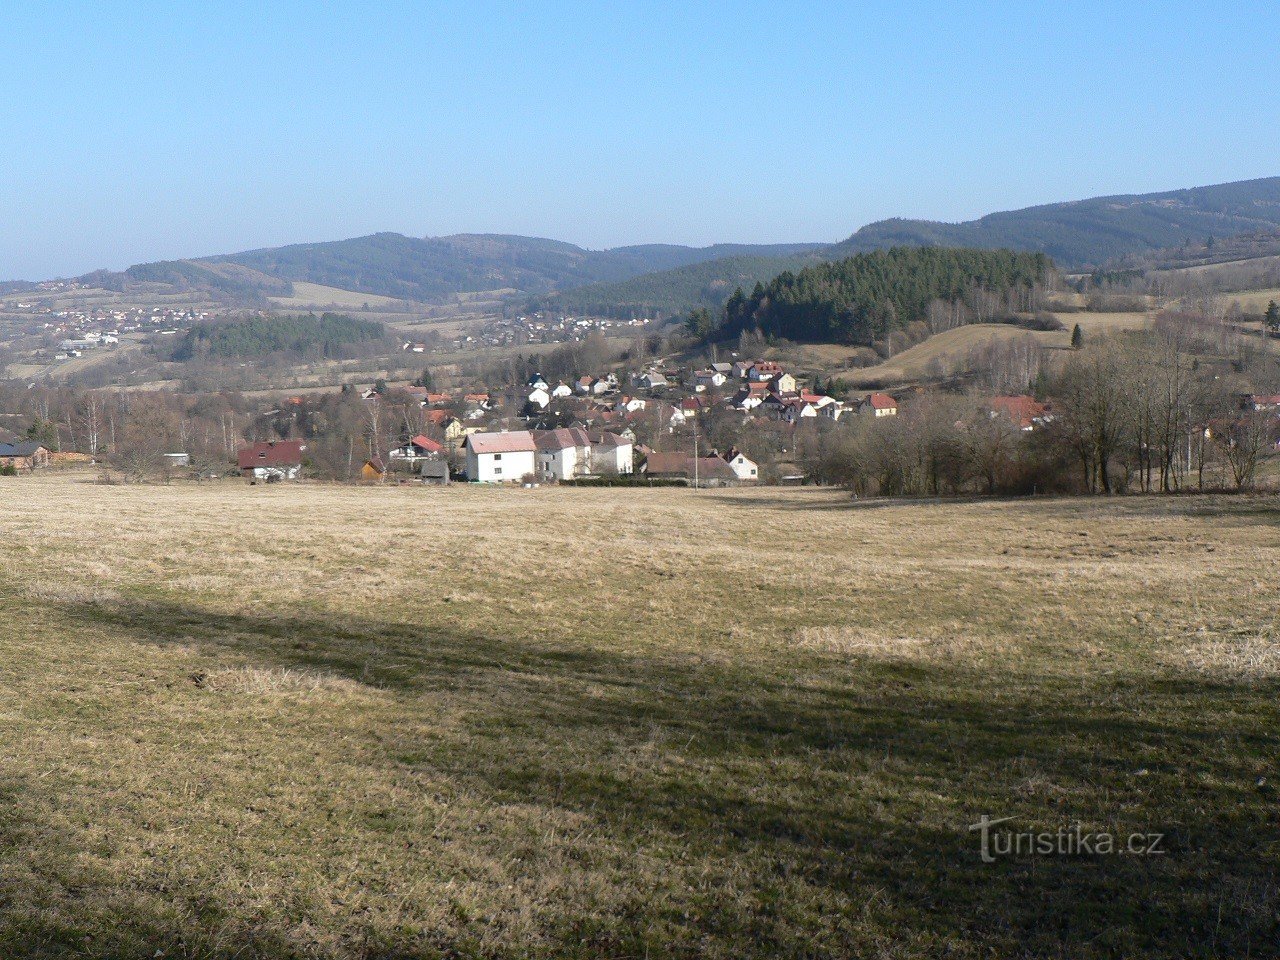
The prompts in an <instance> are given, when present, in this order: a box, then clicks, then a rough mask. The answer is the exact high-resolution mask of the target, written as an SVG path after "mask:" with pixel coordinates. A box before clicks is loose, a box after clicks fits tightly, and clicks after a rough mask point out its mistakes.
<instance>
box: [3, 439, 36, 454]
mask: <svg viewBox="0 0 1280 960" xmlns="http://www.w3.org/2000/svg"><path fill="white" fill-rule="evenodd" d="M44 448H45V447H44V444H43V443H37V442H36V441H34V440H29V441H27V442H26V443H0V457H30V456H34V455H35V453H36V451H38V450H43V449H44Z"/></svg>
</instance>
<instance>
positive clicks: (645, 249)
mask: <svg viewBox="0 0 1280 960" xmlns="http://www.w3.org/2000/svg"><path fill="white" fill-rule="evenodd" d="M818 246H821V245H820V244H759V245H752V244H730V243H722V244H715V245H713V246H709V247H686V246H679V245H676V244H641V245H636V246H629V247H616V248H613V249H610V250H587V249H585V248H583V247H579V246H576V245H575V244H572V243H565V242H563V241H559V240H548V239H544V238H541V237H518V236H509V235H505V234H455V235H452V236H446V237H406V236H404V235H402V234H398V233H375V234H370V235H369V236H365V237H354V238H352V239H349V240H334V241H329V242H324V243H300V244H291V245H289V246H284V247H270V248H263V249H259V250H247V251H244V252H242V253H233V254H225V255H222V256H213V257H200V258H196V259H191V260H170V261H160V262H157V263H148V264H139V265H137V266H133V267H129V268H128V269H127V270H125V271H123V273H120V274H112V273H107V272H99V273H96V274H90V275H87V277H86V278H85V279H90V280H92V281H93V282H95V283H100V284H103V285H106V286H109V287H112V288H118V287H121V286H125V285H128V284H130V283H162V284H169V285H172V286H174V287H176V288H179V289H203V290H208V291H209V292H210V293H212V294H214V295H217V296H221V297H223V298H227V299H231V300H235V299H238V298H243V299H255V298H256V299H262V298H265V297H270V296H287V295H288V294H289V292H290V290H291V286H292V284H293V283H294V282H300V281H303V282H307V283H316V284H322V285H324V286H329V287H338V288H341V289H343V290H352V291H356V292H358V293H367V294H372V295H376V296H387V297H396V298H400V299H404V300H418V301H423V300H433V299H437V298H440V297H445V296H449V295H452V294H458V293H473V292H479V291H485V290H501V289H512V290H518V291H520V292H522V293H524V294H527V295H537V294H543V293H547V292H550V291H552V290H559V289H570V288H572V287H575V286H582V285H584V284H590V283H597V282H614V281H620V280H626V279H629V278H631V277H635V276H639V275H641V274H646V273H653V272H656V271H661V270H667V269H671V268H673V267H680V266H686V265H691V264H697V263H702V262H705V261H708V260H718V259H723V258H725V257H732V256H739V255H743V254H750V255H754V256H762V257H777V256H787V255H790V254H792V253H794V252H796V251H798V250H810V249H813V248H815V247H818Z"/></svg>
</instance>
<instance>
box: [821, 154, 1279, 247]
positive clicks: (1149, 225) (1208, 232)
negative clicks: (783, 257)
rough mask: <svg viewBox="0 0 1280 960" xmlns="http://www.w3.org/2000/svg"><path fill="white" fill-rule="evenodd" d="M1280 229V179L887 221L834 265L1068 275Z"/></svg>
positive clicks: (857, 238)
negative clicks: (877, 253)
mask: <svg viewBox="0 0 1280 960" xmlns="http://www.w3.org/2000/svg"><path fill="white" fill-rule="evenodd" d="M1277 225H1280V177H1268V178H1265V179H1262V180H1244V181H1240V182H1238V183H1223V184H1218V185H1216V186H1211V187H1195V188H1192V189H1188V190H1169V191H1166V192H1164V193H1146V194H1129V195H1124V196H1114V197H1095V198H1093V199H1091V200H1076V201H1073V202H1069V203H1052V204H1047V205H1044V206H1038V207H1028V208H1026V209H1023V210H1009V211H1005V212H1003V213H992V214H989V215H987V216H985V217H983V218H981V219H980V220H970V221H968V222H965V223H940V222H936V221H931V220H898V219H894V220H881V221H879V222H877V223H872V224H868V225H867V226H865V227H863V228H862V229H861V230H859V231H858V232H857V233H855V234H854V235H853V236H852V237H850V238H849V239H848V240H846V241H844V242H843V243H840V244H837V245H836V246H834V247H832V248H830V250H829V251H828V253H827V256H829V257H840V256H848V255H850V254H854V253H860V252H862V251H866V250H880V249H884V248H886V247H891V246H950V247H984V248H1007V249H1011V250H1038V251H1041V252H1043V253H1046V254H1048V255H1049V256H1051V257H1052V258H1053V259H1054V261H1055V262H1056V263H1057V264H1058V265H1059V266H1061V267H1063V268H1069V269H1080V268H1085V267H1093V266H1098V265H1100V264H1103V263H1106V262H1107V261H1110V260H1113V259H1115V258H1117V257H1122V256H1124V255H1126V254H1133V253H1143V252H1146V251H1149V250H1156V249H1159V248H1162V247H1179V246H1182V245H1184V244H1188V243H1197V244H1199V243H1204V241H1205V240H1206V239H1207V238H1209V237H1214V238H1218V239H1221V238H1224V237H1230V236H1235V235H1237V234H1242V233H1251V232H1264V233H1265V232H1271V231H1273V230H1275V228H1276V226H1277Z"/></svg>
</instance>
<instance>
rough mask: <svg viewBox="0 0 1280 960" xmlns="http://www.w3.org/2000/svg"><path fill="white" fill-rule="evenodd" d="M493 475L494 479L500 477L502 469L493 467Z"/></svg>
mask: <svg viewBox="0 0 1280 960" xmlns="http://www.w3.org/2000/svg"><path fill="white" fill-rule="evenodd" d="M493 475H494V476H495V477H500V476H502V468H501V467H494V468H493Z"/></svg>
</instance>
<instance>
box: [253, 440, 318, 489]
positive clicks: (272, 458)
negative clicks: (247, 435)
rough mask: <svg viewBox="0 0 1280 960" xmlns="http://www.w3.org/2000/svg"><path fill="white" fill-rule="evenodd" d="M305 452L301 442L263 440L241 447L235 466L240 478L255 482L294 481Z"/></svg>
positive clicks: (303, 443)
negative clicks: (249, 478)
mask: <svg viewBox="0 0 1280 960" xmlns="http://www.w3.org/2000/svg"><path fill="white" fill-rule="evenodd" d="M306 451H307V445H306V443H305V442H303V441H302V440H264V441H261V442H259V443H251V444H249V445H248V446H247V447H241V448H240V450H239V452H238V453H237V455H236V466H237V467H238V468H239V470H240V474H241V475H242V476H245V477H253V478H254V479H255V480H296V479H297V478H298V474H300V473H301V472H302V459H303V454H304V453H306Z"/></svg>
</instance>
